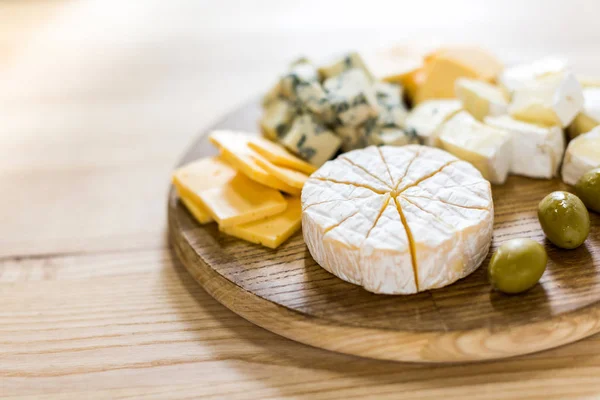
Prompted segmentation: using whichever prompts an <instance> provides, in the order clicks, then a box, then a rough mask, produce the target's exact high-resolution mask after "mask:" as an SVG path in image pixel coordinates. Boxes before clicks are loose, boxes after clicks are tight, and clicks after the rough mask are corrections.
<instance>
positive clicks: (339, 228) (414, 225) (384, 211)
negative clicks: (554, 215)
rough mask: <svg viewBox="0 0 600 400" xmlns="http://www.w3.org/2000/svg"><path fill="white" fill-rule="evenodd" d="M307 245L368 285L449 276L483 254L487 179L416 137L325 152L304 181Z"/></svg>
mask: <svg viewBox="0 0 600 400" xmlns="http://www.w3.org/2000/svg"><path fill="white" fill-rule="evenodd" d="M301 200H302V230H303V234H304V240H305V242H306V245H307V247H308V249H309V251H310V253H311V255H312V256H313V258H314V259H315V261H316V262H317V263H318V264H319V265H321V266H322V267H323V268H324V269H326V270H327V271H329V272H331V273H332V274H334V275H336V276H338V277H339V278H341V279H343V280H345V281H348V282H351V283H354V284H357V285H361V286H363V287H364V288H365V289H366V290H368V291H371V292H374V293H385V294H411V293H417V292H420V291H424V290H428V289H433V288H439V287H443V286H446V285H449V284H451V283H453V282H455V281H456V280H458V279H461V278H463V277H465V276H467V275H469V274H470V273H471V272H473V271H474V270H475V269H477V267H478V266H479V265H480V264H481V262H482V261H483V260H484V259H485V257H486V255H487V253H488V251H489V246H490V243H491V238H492V227H493V215H494V210H493V201H492V194H491V188H490V184H489V182H488V181H486V180H485V179H484V178H483V177H482V176H481V174H480V173H479V172H478V171H477V170H476V169H475V168H474V167H473V166H472V165H470V164H468V163H466V162H464V161H460V160H458V159H457V158H456V157H454V156H452V155H450V154H448V153H446V152H444V151H442V150H439V149H434V148H431V147H424V146H419V145H409V146H403V147H391V146H382V147H374V146H371V147H367V148H365V149H361V150H355V151H352V152H349V153H346V154H343V155H342V156H340V157H338V158H337V159H336V160H333V161H329V162H327V163H325V165H323V167H321V168H320V169H319V170H317V172H315V173H314V174H313V175H312V176H311V177H310V178H309V180H308V181H307V182H306V184H305V186H304V188H303V190H302V199H301Z"/></svg>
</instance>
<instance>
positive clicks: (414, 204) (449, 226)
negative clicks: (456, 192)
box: [401, 196, 454, 230]
mask: <svg viewBox="0 0 600 400" xmlns="http://www.w3.org/2000/svg"><path fill="white" fill-rule="evenodd" d="M401 197H402V199H404V200H406V201H407V202H409V203H410V204H412V205H413V206H415V207H417V208H418V209H420V210H421V211H423V212H426V213H427V214H429V215H431V216H433V217H434V218H435V219H436V220H438V221H439V222H440V223H441V224H444V225H446V226H447V227H448V228H450V229H452V230H454V227H453V226H452V225H450V224H449V223H447V222H446V221H444V220H442V219H440V217H439V216H437V215H435V214H434V213H432V212H431V211H428V210H426V209H424V208H423V207H421V206H420V205H418V204H417V203H415V202H414V201H411V200H410V199H409V198H408V197H407V196H401ZM431 200H435V199H431ZM441 203H443V202H441ZM446 204H448V203H446ZM448 205H451V204H448Z"/></svg>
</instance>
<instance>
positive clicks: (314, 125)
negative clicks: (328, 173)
mask: <svg viewBox="0 0 600 400" xmlns="http://www.w3.org/2000/svg"><path fill="white" fill-rule="evenodd" d="M280 143H281V144H283V145H284V146H285V147H286V148H288V149H289V150H290V151H292V152H293V153H295V154H297V155H299V156H300V157H302V158H303V159H305V160H306V161H308V162H309V163H311V164H312V165H315V166H317V167H320V166H321V165H323V164H324V163H325V161H327V160H329V159H330V158H331V157H333V155H334V154H335V153H336V152H337V151H338V149H339V148H340V146H341V144H342V140H341V139H340V138H339V137H337V136H336V135H335V134H334V133H333V132H331V131H330V130H328V129H327V128H326V127H325V126H324V125H323V124H322V123H321V122H320V121H318V120H317V119H316V118H315V117H314V116H313V115H310V114H303V115H299V116H297V117H296V118H295V119H294V122H293V123H292V127H291V128H290V130H289V131H288V133H287V134H286V135H285V137H284V138H283V139H281V140H280Z"/></svg>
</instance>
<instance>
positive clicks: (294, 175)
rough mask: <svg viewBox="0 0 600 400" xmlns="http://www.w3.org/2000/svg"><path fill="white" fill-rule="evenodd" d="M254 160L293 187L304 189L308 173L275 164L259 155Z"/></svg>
mask: <svg viewBox="0 0 600 400" xmlns="http://www.w3.org/2000/svg"><path fill="white" fill-rule="evenodd" d="M254 160H255V161H256V163H257V164H258V165H259V166H261V167H262V168H264V169H265V171H267V172H268V173H270V174H271V175H273V176H275V177H276V178H278V179H281V180H282V181H283V182H285V183H287V184H288V185H290V186H291V187H295V188H298V189H302V186H304V183H305V182H306V180H307V179H308V175H306V174H303V173H302V172H298V171H295V170H293V169H290V168H286V167H280V166H279V165H275V164H273V163H272V162H270V161H269V160H267V159H266V158H264V157H262V156H257V157H255V158H254Z"/></svg>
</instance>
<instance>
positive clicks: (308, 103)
mask: <svg viewBox="0 0 600 400" xmlns="http://www.w3.org/2000/svg"><path fill="white" fill-rule="evenodd" d="M296 106H297V107H298V108H300V109H302V110H304V111H306V112H310V113H313V114H316V115H317V116H318V117H319V118H321V119H322V120H323V121H325V122H326V123H334V122H335V113H334V112H333V107H332V105H331V103H330V102H329V99H328V97H327V93H325V90H323V87H322V86H321V84H320V83H319V82H308V83H300V84H298V85H297V86H296Z"/></svg>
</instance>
